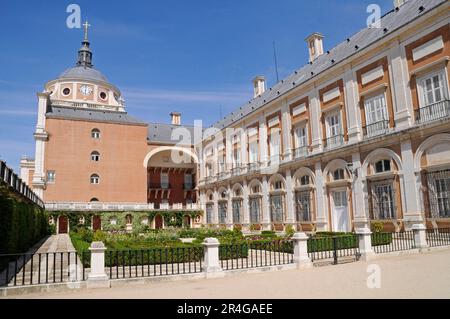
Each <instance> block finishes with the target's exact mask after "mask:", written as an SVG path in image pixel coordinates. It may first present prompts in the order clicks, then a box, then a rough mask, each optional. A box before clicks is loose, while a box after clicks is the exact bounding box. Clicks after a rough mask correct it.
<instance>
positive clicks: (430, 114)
mask: <svg viewBox="0 0 450 319" xmlns="http://www.w3.org/2000/svg"><path fill="white" fill-rule="evenodd" d="M447 117H450V100H443V101H440V102H437V103H433V104H430V105H427V106H425V107H421V108H419V110H418V112H417V117H416V122H417V123H420V124H421V123H427V122H431V121H435V120H439V119H443V118H447Z"/></svg>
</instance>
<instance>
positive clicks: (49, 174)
mask: <svg viewBox="0 0 450 319" xmlns="http://www.w3.org/2000/svg"><path fill="white" fill-rule="evenodd" d="M55 181H56V172H55V171H47V183H54V182H55Z"/></svg>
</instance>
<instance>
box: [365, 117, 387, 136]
mask: <svg viewBox="0 0 450 319" xmlns="http://www.w3.org/2000/svg"><path fill="white" fill-rule="evenodd" d="M363 131H364V136H367V137H373V136H378V135H382V134H386V133H387V132H388V131H389V120H381V121H378V122H375V123H371V124H368V125H366V126H365V127H364V128H363Z"/></svg>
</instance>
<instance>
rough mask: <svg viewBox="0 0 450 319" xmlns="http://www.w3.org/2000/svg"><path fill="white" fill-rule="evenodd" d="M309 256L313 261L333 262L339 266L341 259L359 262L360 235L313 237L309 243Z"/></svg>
mask: <svg viewBox="0 0 450 319" xmlns="http://www.w3.org/2000/svg"><path fill="white" fill-rule="evenodd" d="M307 248H308V256H309V257H310V258H311V261H313V262H314V261H317V260H326V259H329V260H333V264H335V265H336V264H338V262H339V258H348V257H351V258H354V259H355V260H359V258H360V253H359V241H358V235H356V234H348V235H341V236H326V237H311V238H309V239H308V241H307Z"/></svg>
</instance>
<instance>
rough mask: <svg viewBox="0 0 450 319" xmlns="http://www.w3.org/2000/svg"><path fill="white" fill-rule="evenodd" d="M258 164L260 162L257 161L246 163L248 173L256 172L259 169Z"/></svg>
mask: <svg viewBox="0 0 450 319" xmlns="http://www.w3.org/2000/svg"><path fill="white" fill-rule="evenodd" d="M260 166H261V164H260V163H259V162H253V163H248V164H247V167H248V169H247V171H248V172H249V173H254V172H257V171H259V167H260Z"/></svg>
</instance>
